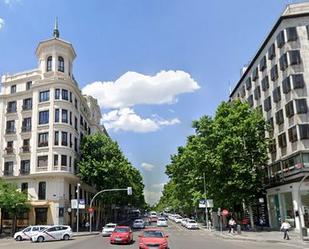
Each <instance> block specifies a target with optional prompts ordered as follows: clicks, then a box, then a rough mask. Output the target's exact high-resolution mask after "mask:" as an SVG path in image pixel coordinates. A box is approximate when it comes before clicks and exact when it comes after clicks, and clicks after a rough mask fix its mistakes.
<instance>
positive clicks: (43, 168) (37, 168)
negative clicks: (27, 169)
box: [36, 166, 47, 172]
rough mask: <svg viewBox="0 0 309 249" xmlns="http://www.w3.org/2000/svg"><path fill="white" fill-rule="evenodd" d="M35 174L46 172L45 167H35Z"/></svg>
mask: <svg viewBox="0 0 309 249" xmlns="http://www.w3.org/2000/svg"><path fill="white" fill-rule="evenodd" d="M36 171H37V172H42V171H47V166H40V167H36Z"/></svg>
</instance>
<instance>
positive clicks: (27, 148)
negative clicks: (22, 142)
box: [20, 145, 30, 153]
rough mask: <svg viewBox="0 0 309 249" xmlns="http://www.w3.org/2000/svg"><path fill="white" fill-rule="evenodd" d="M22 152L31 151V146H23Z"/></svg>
mask: <svg viewBox="0 0 309 249" xmlns="http://www.w3.org/2000/svg"><path fill="white" fill-rule="evenodd" d="M20 149H21V152H22V153H29V152H30V146H29V145H28V146H22V147H21V148H20Z"/></svg>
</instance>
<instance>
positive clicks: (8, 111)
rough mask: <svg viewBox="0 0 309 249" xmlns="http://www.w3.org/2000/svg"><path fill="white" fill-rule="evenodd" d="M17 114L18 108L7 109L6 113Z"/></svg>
mask: <svg viewBox="0 0 309 249" xmlns="http://www.w3.org/2000/svg"><path fill="white" fill-rule="evenodd" d="M15 112H17V109H16V107H15V108H7V109H6V113H15Z"/></svg>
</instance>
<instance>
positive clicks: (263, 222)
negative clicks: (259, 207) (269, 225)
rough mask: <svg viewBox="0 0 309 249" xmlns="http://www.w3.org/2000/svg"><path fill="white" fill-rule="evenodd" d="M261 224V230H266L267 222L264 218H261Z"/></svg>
mask: <svg viewBox="0 0 309 249" xmlns="http://www.w3.org/2000/svg"><path fill="white" fill-rule="evenodd" d="M259 223H260V226H261V230H262V231H263V230H264V225H265V221H264V219H263V218H262V217H261V218H260V220H259Z"/></svg>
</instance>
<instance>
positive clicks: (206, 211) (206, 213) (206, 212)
mask: <svg viewBox="0 0 309 249" xmlns="http://www.w3.org/2000/svg"><path fill="white" fill-rule="evenodd" d="M203 179H204V198H205V216H206V217H205V222H206V228H207V229H208V210H207V199H206V176H205V172H204V174H203Z"/></svg>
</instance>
